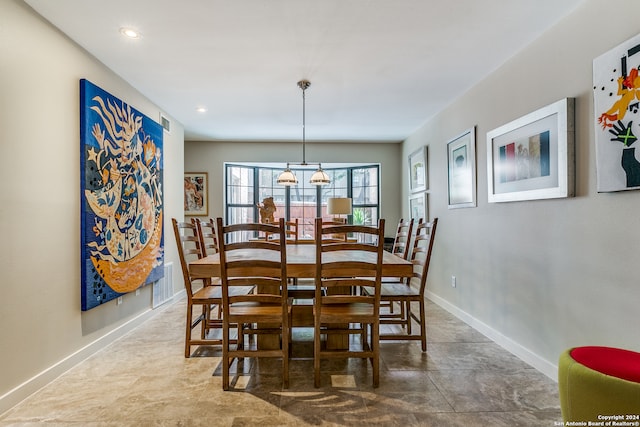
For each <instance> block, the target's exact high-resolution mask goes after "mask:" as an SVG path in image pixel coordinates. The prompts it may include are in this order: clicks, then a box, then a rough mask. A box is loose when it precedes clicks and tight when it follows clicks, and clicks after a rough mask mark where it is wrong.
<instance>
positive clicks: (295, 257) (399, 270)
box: [189, 243, 413, 279]
mask: <svg viewBox="0 0 640 427" xmlns="http://www.w3.org/2000/svg"><path fill="white" fill-rule="evenodd" d="M255 251H256V249H248V250H236V251H232V252H230V253H228V254H227V257H228V258H229V259H230V260H238V259H242V258H247V259H252V258H254V257H256V255H258V257H259V258H260V257H261V256H262V254H257V253H256V252H255ZM265 253H269V254H268V256H271V257H273V256H274V255H273V251H265ZM349 255H350V257H351V258H350V259H348V260H345V261H357V260H359V259H361V260H371V259H375V254H374V253H371V252H365V251H350V252H349ZM341 256H344V255H343V254H342V253H341V252H339V251H338V252H333V253H327V254H325V257H326V258H325V259H329V260H330V259H331V257H334V258H336V259H337V258H339V257H341ZM189 271H190V273H191V276H192V277H193V278H194V279H195V278H208V277H220V256H219V255H218V254H213V255H209V256H207V257H205V258H201V259H199V260H196V261H192V262H191V263H189ZM315 273H316V246H315V245H309V244H295V243H291V244H287V276H288V277H295V278H313V277H314V276H315ZM412 273H413V264H411V261H407V260H405V259H403V258H400V257H399V256H397V255H393V254H392V253H390V252H387V251H385V252H384V257H383V260H382V275H383V276H384V277H410V276H411V275H412Z"/></svg>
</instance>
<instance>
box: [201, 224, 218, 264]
mask: <svg viewBox="0 0 640 427" xmlns="http://www.w3.org/2000/svg"><path fill="white" fill-rule="evenodd" d="M196 226H197V228H198V239H199V240H200V248H201V249H202V256H203V257H206V256H207V255H213V254H217V253H218V237H217V236H216V221H215V219H213V218H208V219H205V220H202V219H200V218H196Z"/></svg>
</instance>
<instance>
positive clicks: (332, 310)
mask: <svg viewBox="0 0 640 427" xmlns="http://www.w3.org/2000/svg"><path fill="white" fill-rule="evenodd" d="M349 233H354V234H355V235H358V236H363V237H364V236H367V237H369V238H359V239H356V240H357V241H356V242H351V241H334V240H327V239H325V238H324V237H325V236H326V235H333V234H344V235H347V234H349ZM366 241H373V242H375V244H369V243H363V242H366ZM315 242H316V274H315V298H314V304H313V318H314V345H313V350H314V351H313V353H314V360H313V364H314V384H315V386H316V387H320V361H321V359H329V358H349V357H358V358H366V359H369V360H370V361H371V365H372V368H373V369H372V370H373V386H374V387H378V385H379V383H380V342H379V339H378V338H379V319H380V317H379V311H380V292H379V291H380V283H381V278H382V260H383V253H384V219H380V220H378V225H377V227H372V226H364V225H346V224H339V225H326V226H324V227H323V225H322V219H321V218H317V219H316V235H315ZM358 287H367V288H368V289H370V290H371V292H370V293H369V294H367V295H356V294H354V293H353V292H351V290H352V289H354V288H355V289H357V288H358ZM351 335H359V336H360V343H359V345H358V346H357V347H356V346H354V347H351V346H350V345H349V344H350V343H349V341H350V339H349V337H350V336H351ZM322 336H326V338H327V339H326V342H324V343H323V341H322V340H321V337H322ZM332 336H337V337H342V338H343V340H342V341H343V343H342V345H339V346H336V347H338V348H333V346H332V345H331V341H330V340H331V338H332ZM344 341H346V342H344Z"/></svg>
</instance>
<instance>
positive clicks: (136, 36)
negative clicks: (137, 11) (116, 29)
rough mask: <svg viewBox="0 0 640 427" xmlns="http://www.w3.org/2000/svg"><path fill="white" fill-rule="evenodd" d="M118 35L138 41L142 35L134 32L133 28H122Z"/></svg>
mask: <svg viewBox="0 0 640 427" xmlns="http://www.w3.org/2000/svg"><path fill="white" fill-rule="evenodd" d="M120 33H121V34H123V35H125V36H127V37H129V38H130V39H139V38H140V37H142V34H140V33H139V32H137V31H136V30H134V29H133V28H128V27H122V28H120Z"/></svg>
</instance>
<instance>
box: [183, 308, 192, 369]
mask: <svg viewBox="0 0 640 427" xmlns="http://www.w3.org/2000/svg"><path fill="white" fill-rule="evenodd" d="M192 316H193V313H192V307H191V305H189V304H187V331H186V333H185V338H184V357H185V358H187V359H188V358H189V357H191V320H192Z"/></svg>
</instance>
